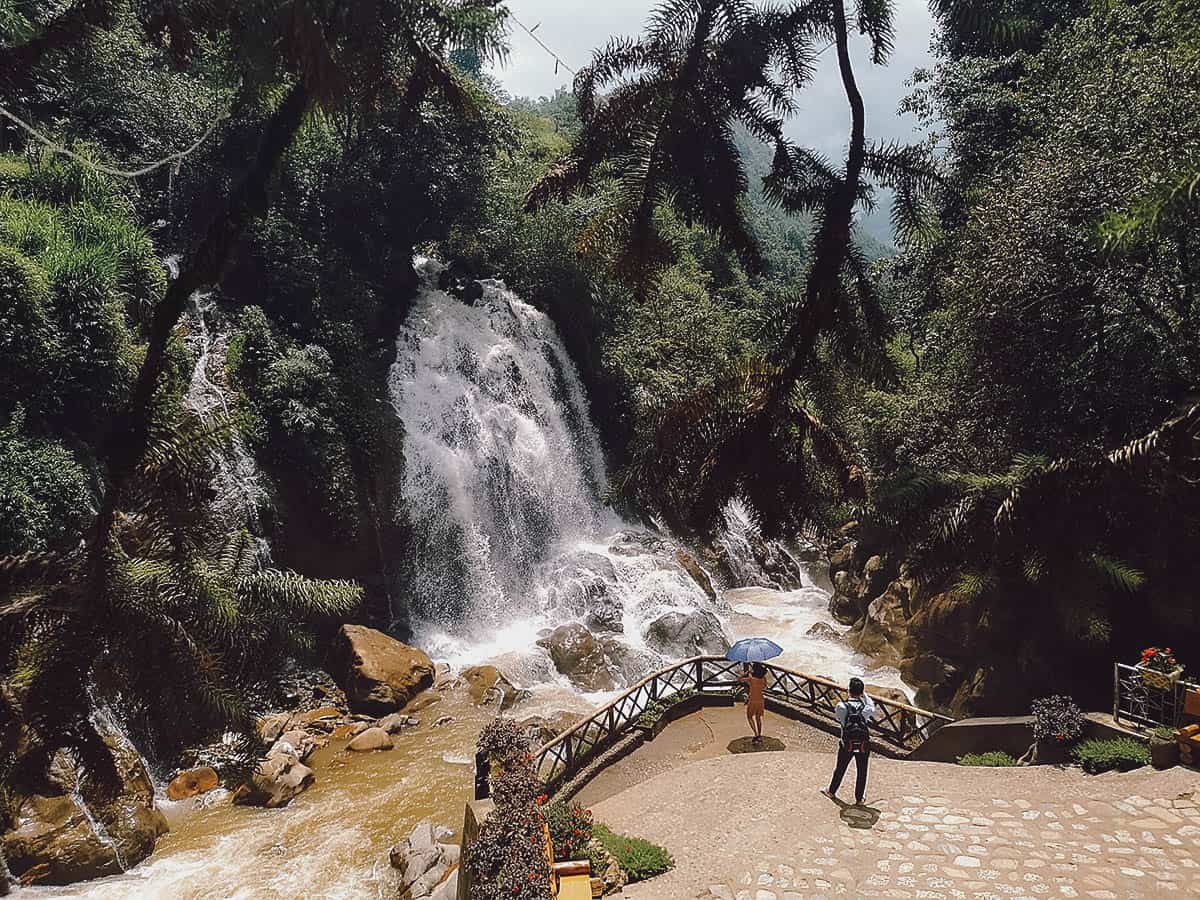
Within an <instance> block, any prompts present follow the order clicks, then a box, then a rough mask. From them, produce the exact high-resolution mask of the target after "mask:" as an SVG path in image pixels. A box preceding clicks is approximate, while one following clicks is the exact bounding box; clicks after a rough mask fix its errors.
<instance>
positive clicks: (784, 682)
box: [533, 656, 953, 793]
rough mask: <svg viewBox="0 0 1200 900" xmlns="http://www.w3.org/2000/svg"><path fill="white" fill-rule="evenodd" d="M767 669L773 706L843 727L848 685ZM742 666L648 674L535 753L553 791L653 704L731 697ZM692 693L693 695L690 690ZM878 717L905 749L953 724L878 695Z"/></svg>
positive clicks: (879, 728) (706, 661)
mask: <svg viewBox="0 0 1200 900" xmlns="http://www.w3.org/2000/svg"><path fill="white" fill-rule="evenodd" d="M764 665H765V666H766V667H767V690H766V696H767V700H768V702H769V703H770V705H771V706H772V707H773V708H775V709H776V711H778V712H781V713H783V714H785V715H787V714H792V715H795V716H796V717H804V716H806V715H807V716H812V717H815V718H817V719H819V720H824V721H825V722H826V723H830V724H836V721H837V718H836V715H835V710H836V708H837V704H838V703H839V702H840V701H841V700H843V699H844V698H845V697H846V696H847V693H846V689H845V688H844V687H843V686H842V685H840V684H837V683H835V682H833V681H830V680H829V679H827V678H821V677H820V676H817V675H805V674H804V673H802V672H796V671H793V670H791V669H786V668H784V667H783V666H775V665H771V664H770V663H764ZM741 672H742V663H740V662H732V661H730V660H727V659H725V658H724V657H720V656H697V657H694V658H693V659H688V660H685V661H683V662H680V663H676V664H675V665H673V666H669V667H668V668H665V669H662V670H660V671H658V672H655V673H654V674H652V675H648V676H647V677H645V678H644V679H642V680H641V681H639V682H638V683H637V684H635V685H634V686H633V687H631V688H629V690H627V691H625V693H623V694H621V695H620V696H619V697H617V698H616V699H614V700H613V701H611V702H610V703H607V704H606V705H604V706H602V707H600V709H598V710H596V711H595V712H594V713H592V715H591V716H589V717H588V718H586V719H584V720H583V721H582V722H579V723H578V724H576V725H575V726H574V727H572V728H569V729H567V730H566V731H564V732H563V733H562V734H560V735H559V736H558V737H556V738H554V740H552V741H550V742H549V743H547V744H544V745H543V746H541V747H539V748H538V749H537V750H535V751H534V753H533V758H534V765H535V766H536V768H537V771H538V773H539V775H540V776H541V778H542V780H543V781H544V782H545V784H546V786H547V791H548V792H550V793H553V792H554V790H556V789H557V788H558V787H559V786H560V785H561V784H563V783H564V782H565V781H567V780H569V779H572V778H574V777H575V776H576V775H577V774H579V773H580V772H581V771H582V770H583V769H584V768H585V767H586V766H587V765H588V764H590V763H591V762H592V761H593V760H595V759H596V757H597V755H598V754H599V753H600V752H601V751H603V750H605V749H607V748H608V747H610V746H612V745H613V744H614V743H615V742H616V741H617V740H619V739H620V738H621V737H623V736H625V735H627V734H629V733H631V732H632V731H633V730H634V729H635V728H637V722H638V717H639V716H641V715H642V713H644V712H645V711H646V710H647V708H648V707H650V705H651V704H654V703H657V704H662V705H664V706H669V705H670V704H671V702H672V700H673V698H674V699H675V700H679V699H682V698H681V697H680V696H679V695H680V694H681V693H684V692H694V694H695V695H697V696H699V697H701V698H708V699H710V700H713V701H716V702H720V701H722V700H723V701H725V702H729V701H730V700H731V699H732V697H733V694H734V691H735V689H736V688H737V687H738V686H739V685H738V683H737V679H738V677H739V676H740V675H741ZM684 696H689V694H684ZM872 699H873V700H874V701H875V708H876V713H875V719H874V721H873V722H872V723H871V730H872V732H873V733H874V735H875V736H876V737H877V739H882V741H883V742H885V743H886V744H888V745H890V746H891V747H892V749H893V750H894V751H896V752H899V753H905V752H907V751H910V750H912V749H914V748H915V747H917V746H918V745H919V744H921V743H922V742H923V741H924V740H926V739H927V738H928V737H929V736H930V735H931V734H933V732H935V731H936V730H937V729H938V728H940V727H941V726H942V725H944V724H946V723H947V722H951V721H953V720H952V719H950V718H947V717H946V716H942V715H939V714H937V713H932V712H929V711H927V710H923V709H918V708H917V707H915V706H909V705H908V704H906V703H897V702H896V701H894V700H885V699H883V698H880V697H873V698H872Z"/></svg>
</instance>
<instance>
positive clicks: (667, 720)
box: [638, 694, 704, 741]
mask: <svg viewBox="0 0 1200 900" xmlns="http://www.w3.org/2000/svg"><path fill="white" fill-rule="evenodd" d="M703 708H704V696H703V695H702V694H694V695H693V696H691V697H688V698H687V699H686V700H681V701H680V702H678V703H676V704H674V705H673V706H669V707H668V708H667V711H666V712H664V713H663V714H662V715H661V716H659V717H658V719H657V720H656V721H655V723H654V724H653V725H651V726H649V727H646V726H642V725H639V726H638V728H640V729H641V731H642V734H643V735H644V736H645V738H646V740H647V741H652V740H654V739H655V738H656V737H658V736H659V735H660V734H662V730H663V729H664V728H666V727H667V726H668V725H670V724H671V723H672V722H674V721H675V720H676V719H682V718H683V717H684V716H690V715H691V714H692V713H694V712H699V711H700V710H701V709H703Z"/></svg>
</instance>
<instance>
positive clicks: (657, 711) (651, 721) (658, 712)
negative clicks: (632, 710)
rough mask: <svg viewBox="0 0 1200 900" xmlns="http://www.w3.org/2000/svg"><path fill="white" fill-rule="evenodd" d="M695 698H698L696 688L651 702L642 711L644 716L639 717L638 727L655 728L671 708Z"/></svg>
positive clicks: (685, 689)
mask: <svg viewBox="0 0 1200 900" xmlns="http://www.w3.org/2000/svg"><path fill="white" fill-rule="evenodd" d="M694 696H696V691H695V689H694V688H684V689H683V690H681V691H677V692H675V693H674V694H672V695H671V696H669V697H665V698H663V699H661V700H651V701H650V702H649V703H647V704H646V708H645V709H644V710H642V714H641V715H640V716H638V719H637V724H638V727H639V728H653V727H654V726H655V725H656V724H658V721H659V719H661V718H662V717H663V716H664V715H666V714H667V711H668V710H670V709H671V707H673V706H675V705H677V704H679V703H682V702H683V701H684V700H688V699H690V698H692V697H694Z"/></svg>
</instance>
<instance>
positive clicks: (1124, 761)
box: [1071, 738, 1150, 775]
mask: <svg viewBox="0 0 1200 900" xmlns="http://www.w3.org/2000/svg"><path fill="white" fill-rule="evenodd" d="M1071 755H1072V756H1073V757H1075V761H1076V762H1077V763H1079V765H1081V766H1082V767H1083V770H1084V771H1085V772H1090V773H1091V774H1093V775H1097V774H1099V773H1100V772H1108V771H1110V770H1112V769H1120V770H1121V771H1122V772H1128V771H1129V770H1130V769H1138V768H1141V767H1142V766H1148V765H1150V748H1149V747H1147V746H1146V745H1145V744H1144V743H1142V742H1141V741H1137V740H1134V739H1133V738H1116V739H1114V740H1091V741H1083V742H1082V743H1080V744H1076V745H1075V747H1074V748H1073V749H1072V750H1071Z"/></svg>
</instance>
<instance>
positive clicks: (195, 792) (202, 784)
mask: <svg viewBox="0 0 1200 900" xmlns="http://www.w3.org/2000/svg"><path fill="white" fill-rule="evenodd" d="M220 785H221V779H220V778H218V777H217V772H216V769H213V768H212V767H211V766H201V767H200V768H198V769H188V770H186V771H184V772H180V773H179V774H178V775H176V776H175V777H174V778H172V779H171V783H170V784H168V785H167V799H168V800H189V799H191V798H192V797H199V796H200V795H201V794H207V793H208V792H209V791H214V790H216V789H217V788H218V787H220Z"/></svg>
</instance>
